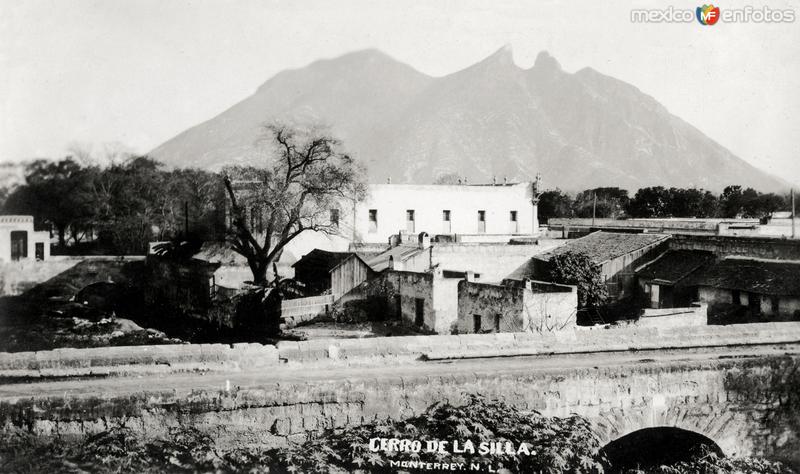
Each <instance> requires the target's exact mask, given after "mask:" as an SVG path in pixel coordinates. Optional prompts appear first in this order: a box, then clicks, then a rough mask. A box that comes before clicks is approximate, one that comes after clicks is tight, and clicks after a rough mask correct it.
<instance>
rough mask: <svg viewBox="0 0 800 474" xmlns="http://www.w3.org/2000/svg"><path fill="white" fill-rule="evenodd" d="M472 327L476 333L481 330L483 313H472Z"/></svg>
mask: <svg viewBox="0 0 800 474" xmlns="http://www.w3.org/2000/svg"><path fill="white" fill-rule="evenodd" d="M472 329H473V331H472V332H474V333H475V334H477V333H479V332H481V315H480V314H473V315H472Z"/></svg>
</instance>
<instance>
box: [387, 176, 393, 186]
mask: <svg viewBox="0 0 800 474" xmlns="http://www.w3.org/2000/svg"><path fill="white" fill-rule="evenodd" d="M386 184H392V177H391V176H389V177H388V178H386Z"/></svg>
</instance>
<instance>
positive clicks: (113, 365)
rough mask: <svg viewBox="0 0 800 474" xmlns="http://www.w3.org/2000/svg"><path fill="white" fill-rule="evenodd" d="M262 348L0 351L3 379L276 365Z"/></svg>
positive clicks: (274, 356) (274, 353) (269, 349)
mask: <svg viewBox="0 0 800 474" xmlns="http://www.w3.org/2000/svg"><path fill="white" fill-rule="evenodd" d="M278 362H279V359H278V350H277V349H276V348H275V346H269V345H266V346H265V345H262V344H233V345H228V344H171V345H160V346H121V347H100V348H91V349H55V350H52V351H39V352H14V353H0V378H20V377H23V378H42V377H80V376H88V375H94V376H96V375H124V374H136V373H164V372H209V371H244V370H252V369H258V368H262V367H269V366H272V365H277V364H278Z"/></svg>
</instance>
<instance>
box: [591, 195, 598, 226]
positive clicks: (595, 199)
mask: <svg viewBox="0 0 800 474" xmlns="http://www.w3.org/2000/svg"><path fill="white" fill-rule="evenodd" d="M596 217H597V192H595V193H594V201H593V202H592V227H594V220H595V218H596Z"/></svg>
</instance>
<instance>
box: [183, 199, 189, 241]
mask: <svg viewBox="0 0 800 474" xmlns="http://www.w3.org/2000/svg"><path fill="white" fill-rule="evenodd" d="M183 238H184V239H188V238H189V201H183Z"/></svg>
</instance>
